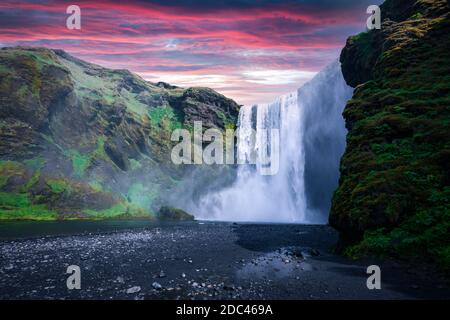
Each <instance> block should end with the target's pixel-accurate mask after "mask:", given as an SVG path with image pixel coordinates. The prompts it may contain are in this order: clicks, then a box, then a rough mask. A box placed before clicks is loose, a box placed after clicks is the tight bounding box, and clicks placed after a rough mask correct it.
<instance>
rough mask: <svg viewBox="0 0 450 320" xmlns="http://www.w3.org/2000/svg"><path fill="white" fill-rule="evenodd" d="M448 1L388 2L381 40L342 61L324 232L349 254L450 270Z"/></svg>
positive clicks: (365, 36) (352, 48)
mask: <svg viewBox="0 0 450 320" xmlns="http://www.w3.org/2000/svg"><path fill="white" fill-rule="evenodd" d="M449 11H450V10H449V4H448V2H447V1H445V0H419V1H417V0H407V1H396V0H387V1H385V3H384V4H383V5H382V6H381V15H382V27H381V30H372V31H369V32H364V33H361V34H359V35H357V36H354V37H351V38H349V39H348V40H347V44H346V46H345V48H344V49H343V51H342V54H341V63H342V71H343V74H344V78H345V79H346V81H347V83H348V84H350V85H351V86H353V87H355V92H354V95H353V97H352V99H351V100H350V101H349V102H348V103H347V106H346V108H345V111H344V117H345V120H346V126H347V129H348V130H349V132H348V136H347V148H346V151H345V154H344V156H343V158H342V160H341V168H340V170H341V178H340V183H339V188H338V189H337V191H336V192H335V194H334V198H333V205H332V210H331V215H330V224H331V225H332V226H334V227H335V228H337V229H338V230H339V231H340V235H341V247H342V248H344V249H345V250H346V253H347V254H350V255H353V256H359V255H362V254H364V253H372V254H374V253H375V254H380V255H392V256H397V257H402V258H419V259H421V260H422V261H423V260H431V261H437V262H438V263H439V264H440V265H441V266H442V267H443V268H444V269H446V270H447V271H448V270H450V237H449V236H448V235H449V234H450V187H449V182H450V174H449V172H450V170H449V163H450V131H449V123H450V77H449V74H450V56H449V54H448V52H449V48H450V13H449Z"/></svg>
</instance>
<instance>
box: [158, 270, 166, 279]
mask: <svg viewBox="0 0 450 320" xmlns="http://www.w3.org/2000/svg"><path fill="white" fill-rule="evenodd" d="M158 277H160V278H164V277H166V274H165V273H164V271H162V270H161V272H160V273H159V275H158Z"/></svg>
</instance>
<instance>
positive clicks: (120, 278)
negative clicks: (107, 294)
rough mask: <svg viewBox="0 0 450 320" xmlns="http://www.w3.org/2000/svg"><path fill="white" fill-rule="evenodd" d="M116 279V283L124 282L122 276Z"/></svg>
mask: <svg viewBox="0 0 450 320" xmlns="http://www.w3.org/2000/svg"><path fill="white" fill-rule="evenodd" d="M116 281H117V282H118V283H125V280H124V279H123V277H120V276H119V277H117V278H116Z"/></svg>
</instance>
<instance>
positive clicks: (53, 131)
mask: <svg viewBox="0 0 450 320" xmlns="http://www.w3.org/2000/svg"><path fill="white" fill-rule="evenodd" d="M238 112H239V106H238V105H237V104H236V103H235V102H234V101H232V100H230V99H227V98H226V97H224V96H222V95H220V94H218V93H217V92H215V91H213V90H211V89H208V88H190V89H182V88H178V87H174V86H171V85H168V84H166V83H162V82H160V83H156V84H155V83H149V82H147V81H144V80H143V79H141V78H139V77H138V76H136V75H134V74H132V73H130V72H129V71H127V70H110V69H106V68H102V67H100V66H97V65H93V64H90V63H87V62H84V61H81V60H79V59H76V58H74V57H72V56H70V55H68V54H67V53H65V52H64V51H61V50H49V49H44V48H24V47H16V48H3V49H1V50H0V219H28V218H31V219H62V218H84V217H110V216H128V215H131V216H148V215H149V212H150V211H153V210H156V209H157V207H158V206H159V205H160V203H161V202H162V198H163V197H164V195H165V194H168V193H170V190H171V189H172V188H174V187H175V186H176V185H177V184H178V183H179V182H180V181H182V180H183V177H184V176H185V175H186V174H187V172H188V171H189V168H186V167H180V166H178V167H177V166H175V165H173V164H172V162H171V159H170V151H171V148H172V146H173V144H174V142H171V141H170V135H171V133H172V130H173V129H175V128H183V127H184V128H187V129H189V128H192V125H193V121H195V120H200V121H202V122H203V126H204V128H208V127H216V128H219V129H224V128H225V127H229V126H234V124H235V123H236V121H237V116H238Z"/></svg>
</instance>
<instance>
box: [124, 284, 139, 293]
mask: <svg viewBox="0 0 450 320" xmlns="http://www.w3.org/2000/svg"><path fill="white" fill-rule="evenodd" d="M139 291H141V287H139V286H135V287H131V288H128V289H127V293H128V294H131V293H136V292H139Z"/></svg>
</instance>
